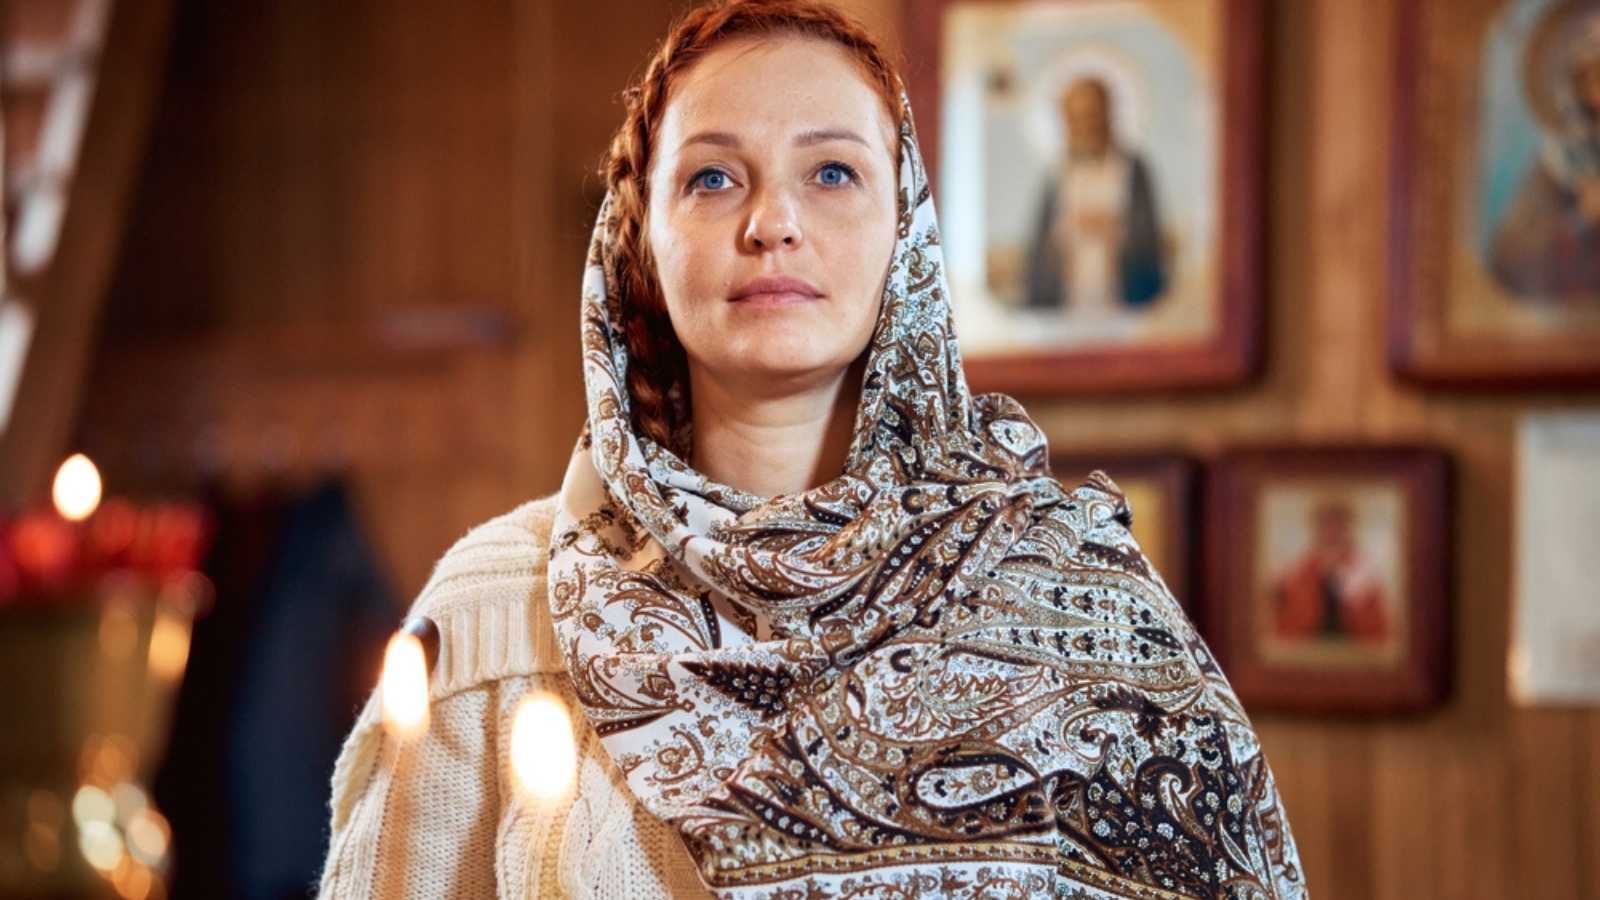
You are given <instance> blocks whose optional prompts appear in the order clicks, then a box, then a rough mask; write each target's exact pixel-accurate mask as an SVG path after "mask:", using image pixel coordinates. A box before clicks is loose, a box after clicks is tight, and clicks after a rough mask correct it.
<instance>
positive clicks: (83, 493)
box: [51, 453, 100, 522]
mask: <svg viewBox="0 0 1600 900" xmlns="http://www.w3.org/2000/svg"><path fill="white" fill-rule="evenodd" d="M51 497H52V499H54V500H55V504H56V512H58V513H60V514H61V518H63V519H67V520H69V521H73V522H81V521H83V520H84V519H87V518H89V516H91V515H93V514H94V511H95V508H96V507H98V506H99V505H100V470H99V469H97V468H95V465H94V463H93V462H90V461H89V457H87V456H84V455H83V454H82V453H74V454H72V455H71V456H69V457H67V459H66V461H65V462H63V463H62V464H61V467H60V468H58V469H56V480H55V483H54V484H53V485H52V487H51Z"/></svg>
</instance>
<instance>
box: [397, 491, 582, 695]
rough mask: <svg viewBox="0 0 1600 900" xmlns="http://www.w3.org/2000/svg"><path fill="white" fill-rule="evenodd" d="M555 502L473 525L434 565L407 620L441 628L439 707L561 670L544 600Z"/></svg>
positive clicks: (544, 500)
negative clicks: (512, 680) (463, 694)
mask: <svg viewBox="0 0 1600 900" xmlns="http://www.w3.org/2000/svg"><path fill="white" fill-rule="evenodd" d="M555 510H556V496H555V495H550V496H547V497H541V498H538V499H534V500H529V501H527V502H525V503H522V504H520V505H518V506H517V507H515V508H514V509H511V510H509V511H507V512H504V513H501V514H500V515H497V516H495V517H494V518H492V519H489V520H487V521H484V522H481V523H479V524H478V525H475V526H473V527H472V528H471V529H470V530H469V531H468V532H467V533H466V534H465V535H463V536H462V537H461V538H460V539H459V540H457V541H456V542H455V543H454V544H453V545H451V547H450V549H449V550H447V551H445V553H444V555H443V556H441V557H440V558H439V561H438V562H437V563H435V564H434V568H433V574H432V575H430V576H429V578H428V581H427V584H425V585H424V586H423V588H422V590H421V592H420V593H419V594H418V595H417V598H416V601H415V602H414V603H412V605H411V609H410V611H409V612H408V614H407V615H408V616H422V617H425V618H427V619H429V620H431V621H432V622H433V624H434V626H435V627H436V628H437V629H438V634H439V654H438V658H437V660H436V661H435V663H434V666H433V672H432V675H431V677H430V678H429V688H430V689H429V694H430V696H431V697H432V699H434V700H435V701H437V700H439V699H442V698H444V697H446V696H449V695H451V694H454V693H458V692H460V691H462V690H466V689H468V688H471V687H474V686H477V685H481V684H484V683H485V682H489V681H493V680H497V679H500V678H505V677H511V676H518V675H528V674H533V673H536V672H560V671H563V666H562V662H561V657H560V654H559V653H558V652H556V647H555V636H554V633H553V631H552V628H551V625H550V616H549V609H548V606H547V604H546V601H545V590H546V587H545V572H546V567H547V564H548V561H549V554H548V547H549V543H550V527H551V523H552V522H553V521H554V519H555Z"/></svg>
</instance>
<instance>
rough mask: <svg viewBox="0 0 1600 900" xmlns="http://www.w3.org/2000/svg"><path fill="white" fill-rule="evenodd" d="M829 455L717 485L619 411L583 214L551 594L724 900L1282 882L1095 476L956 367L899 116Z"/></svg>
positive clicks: (1262, 770)
mask: <svg viewBox="0 0 1600 900" xmlns="http://www.w3.org/2000/svg"><path fill="white" fill-rule="evenodd" d="M900 104H901V107H902V111H903V124H902V125H901V127H900V131H899V136H898V141H899V151H900V152H899V159H900V164H899V172H898V175H899V180H898V184H897V198H898V199H897V216H896V229H897V231H896V242H895V247H894V253H893V256H892V258H891V260H890V263H889V270H888V276H887V279H886V281H885V286H884V292H883V297H882V303H881V306H880V312H879V318H878V321H877V325H876V328H875V330H874V332H873V336H872V339H871V341H870V343H869V345H868V348H867V359H866V363H865V365H866V369H865V373H864V376H863V383H862V388H861V397H860V403H859V406H858V408H857V411H856V417H855V428H854V433H853V436H852V440H851V444H850V448H849V451H848V454H847V456H846V460H845V464H844V471H843V472H842V473H841V474H840V475H839V476H838V477H837V478H834V479H833V480H831V481H828V482H827V483H826V484H823V485H820V486H818V487H815V488H811V489H809V490H805V491H802V492H799V493H794V494H785V495H781V496H777V497H771V498H766V497H759V496H755V495H752V494H750V493H747V492H744V491H741V490H738V489H736V488H734V487H731V486H729V485H725V484H719V483H716V482H714V481H712V480H710V479H708V478H707V477H706V476H705V475H703V474H701V473H700V472H697V471H695V470H694V469H693V468H691V467H690V466H689V465H688V464H686V463H685V461H684V460H683V459H681V458H680V457H679V456H678V455H676V454H674V453H673V452H671V451H670V450H669V449H668V448H666V447H663V446H661V445H660V444H658V443H657V442H655V441H653V440H652V439H651V438H650V437H648V436H647V435H645V434H644V433H642V431H640V430H637V429H635V428H634V427H633V425H632V424H631V421H630V419H631V417H630V411H629V395H628V391H627V390H626V388H625V385H626V384H627V377H626V373H627V369H628V365H629V359H628V351H627V343H626V340H625V337H624V334H623V331H622V326H621V323H622V321H623V317H622V309H621V300H620V298H619V297H618V295H617V292H616V290H615V289H614V287H613V285H614V284H615V279H613V278H611V277H608V275H609V273H610V272H611V271H613V269H612V266H613V262H612V259H613V257H612V248H611V243H610V241H611V235H612V232H613V228H614V226H615V222H614V221H613V214H612V201H611V198H610V197H609V196H608V197H607V198H606V200H605V201H604V202H603V203H602V205H601V208H600V212H599V216H598V218H597V221H596V223H595V227H594V233H593V238H592V241H591V244H590V250H589V255H588V266H587V269H586V271H585V273H584V279H583V301H582V302H583V310H582V316H581V320H582V324H581V333H582V346H583V374H584V385H585V388H586V391H587V404H588V420H587V424H586V427H585V429H584V433H583V435H582V436H581V437H580V439H579V442H578V447H577V449H576V451H575V453H574V455H573V457H572V461H571V465H570V466H569V468H568V470H567V475H566V480H565V482H564V484H563V485H562V489H561V496H560V508H559V511H558V513H557V518H556V522H555V528H554V531H553V536H552V539H551V545H550V554H551V558H550V567H549V573H550V578H549V585H550V590H549V603H550V610H551V613H552V617H553V619H554V623H555V631H556V635H557V639H558V641H559V643H560V645H561V650H562V655H563V658H564V660H565V663H566V667H567V670H568V672H569V673H570V674H571V676H572V682H573V687H574V690H575V692H576V695H577V697H578V699H579V701H580V703H581V704H582V706H583V712H584V714H585V715H586V716H587V717H588V718H589V720H590V722H592V723H593V725H594V727H595V728H596V730H597V731H598V733H599V735H600V737H601V741H602V743H603V744H604V746H605V748H606V751H607V752H608V753H609V754H610V756H611V758H612V759H613V760H614V761H615V763H616V764H617V766H618V767H619V768H620V770H621V771H622V773H624V774H625V776H626V778H627V781H628V785H629V787H630V789H631V790H632V791H633V792H634V794H635V795H636V796H637V797H638V799H639V800H640V801H641V802H642V803H643V805H644V806H645V807H646V808H647V809H648V810H649V811H650V812H652V813H654V814H655V815H657V816H659V817H660V818H662V819H664V820H666V821H667V822H669V823H671V824H672V825H673V826H674V827H675V828H676V829H677V831H678V832H679V833H680V834H681V835H682V837H683V839H684V842H685V845H686V846H687V847H688V850H689V852H690V853H691V855H692V856H693V857H694V860H695V862H696V863H697V865H698V866H699V871H700V873H701V877H702V878H703V879H704V880H705V882H706V884H707V886H708V887H710V888H711V889H712V890H714V891H715V892H717V894H718V895H719V896H723V897H795V898H812V897H833V896H863V895H870V896H874V897H878V896H895V897H901V896H959V897H968V896H972V897H979V896H981V897H1003V896H1016V897H1037V896H1047V895H1051V894H1056V895H1059V896H1074V897H1078V896H1082V897H1112V896H1114V897H1178V896H1205V897H1213V896H1228V897H1240V898H1244V897H1249V898H1278V897H1300V896H1302V895H1303V893H1304V882H1303V879H1302V877H1301V874H1300V868H1299V860H1298V857H1297V855H1296V851H1295V847H1294V842H1293V839H1292V838H1291V837H1290V834H1289V830H1288V823H1287V821H1286V819H1285V817H1284V813H1283V809H1282V807H1281V806H1280V803H1279V800H1278V794H1277V791H1276V788H1275V787H1274V784H1273V781H1272V776H1271V774H1270V772H1269V771H1268V768H1267V765H1266V762H1265V760H1264V758H1263V757H1262V753H1261V749H1260V747H1259V745H1258V744H1257V741H1256V737H1255V734H1254V732H1253V730H1252V728H1251V726H1250V723H1249V720H1248V719H1247V718H1246V716H1245V713H1244V710H1243V709H1242V708H1241V707H1240V705H1239V702H1238V700H1237V699H1236V698H1235V696H1234V694H1233V692H1232V690H1231V689H1230V688H1229V686H1228V684H1227V681H1226V680H1225V679H1224V678H1223V675H1222V672H1220V671H1219V670H1218V669H1217V667H1216V665H1215V664H1214V663H1213V661H1212V657H1211V654H1210V653H1209V652H1208V651H1207V649H1206V647H1205V645H1204V644H1203V642H1202V641H1201V639H1200V638H1199V637H1198V636H1197V635H1196V633H1195V631H1194V628H1193V627H1192V626H1191V625H1190V623H1189V621H1188V620H1187V619H1186V618H1185V616H1184V614H1183V612H1182V611H1181V610H1180V609H1179V607H1178V605H1177V603H1176V601H1175V600H1174V599H1173V597H1172V595H1171V593H1170V592H1169V591H1168V590H1167V587H1166V585H1165V584H1164V583H1163V582H1162V580H1161V578H1160V576H1159V575H1158V574H1157V573H1156V572H1155V571H1154V570H1153V569H1152V568H1151V566H1150V564H1149V562H1148V561H1147V560H1146V559H1145V557H1144V556H1143V555H1142V554H1141V552H1140V551H1139V548H1138V545H1137V544H1136V543H1135V542H1134V540H1133V538H1132V536H1131V535H1130V534H1129V531H1128V527H1129V525H1130V524H1131V521H1132V519H1131V511H1130V510H1129V508H1128V505H1127V503H1126V501H1125V500H1124V498H1123V496H1122V494H1121V492H1120V491H1119V490H1118V489H1117V487H1116V485H1115V484H1114V483H1113V482H1112V481H1111V479H1109V478H1107V477H1106V476H1105V475H1104V474H1103V473H1099V472H1096V473H1094V474H1093V475H1091V476H1090V478H1089V480H1088V481H1087V482H1086V483H1085V484H1083V485H1081V486H1079V487H1077V488H1076V489H1074V490H1072V491H1070V492H1069V491H1067V490H1065V489H1064V488H1063V487H1062V485H1061V484H1060V483H1059V482H1057V481H1056V480H1055V479H1054V478H1052V477H1051V475H1050V473H1049V469H1048V462H1047V452H1046V446H1045V439H1044V435H1043V434H1042V433H1041V431H1040V429H1039V428H1038V427H1037V426H1036V425H1034V423H1033V422H1032V421H1031V420H1030V419H1029V418H1028V415H1027V413H1026V412H1024V410H1023V408H1022V407H1021V406H1020V405H1019V404H1018V403H1017V402H1016V401H1015V400H1012V399H1011V398H1009V397H1006V396H1003V395H1000V394H986V395H980V396H973V395H972V394H971V393H969V391H968V389H967V384H966V380H965V378H964V376H963V374H962V368H961V357H960V353H959V352H958V349H957V346H956V338H955V333H954V330H953V327H952V321H951V315H950V307H949V300H948V296H949V288H948V285H947V282H946V277H945V272H944V262H943V254H942V251H941V249H940V243H939V230H938V227H937V225H936V223H935V220H934V208H933V198H932V195H931V193H930V191H929V186H928V181H927V176H926V173H925V171H924V169H923V165H922V158H921V155H920V154H919V152H918V149H917V141H916V134H915V129H914V126H913V124H912V119H911V109H910V105H909V103H908V102H907V99H906V96H905V92H904V90H903V89H902V90H901V92H900Z"/></svg>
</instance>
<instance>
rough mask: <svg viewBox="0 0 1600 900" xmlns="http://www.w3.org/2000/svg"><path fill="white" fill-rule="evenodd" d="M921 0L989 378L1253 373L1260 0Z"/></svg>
mask: <svg viewBox="0 0 1600 900" xmlns="http://www.w3.org/2000/svg"><path fill="white" fill-rule="evenodd" d="M913 2H914V6H915V9H914V10H913V16H912V20H913V22H914V23H917V24H916V25H915V26H914V28H913V32H912V35H911V37H912V43H913V47H912V51H913V52H914V53H917V54H919V55H924V56H925V57H926V58H929V59H932V58H938V59H939V60H940V63H941V66H940V68H939V69H938V70H937V71H934V69H933V67H932V66H929V67H926V68H927V70H928V72H927V73H925V74H923V75H922V77H921V80H920V81H918V80H914V81H913V85H912V91H913V101H914V102H916V103H917V104H918V106H919V109H918V113H917V115H918V122H919V125H921V126H922V130H923V131H924V132H925V140H924V144H923V145H924V147H925V148H926V147H929V146H930V145H932V146H933V147H934V148H935V150H936V152H931V153H928V154H927V156H928V160H929V167H930V170H931V171H932V174H933V176H934V189H935V191H936V192H937V193H938V194H939V202H940V209H941V211H942V216H941V220H940V229H941V233H942V237H943V244H944V251H945V260H946V264H947V266H948V272H947V274H948V276H949V278H950V286H951V287H950V289H951V292H952V305H951V308H952V312H953V314H954V316H955V320H956V331H957V334H958V335H959V336H960V338H961V342H962V349H963V351H964V353H965V355H966V361H967V375H968V379H969V380H970V381H971V382H972V383H973V384H974V385H975V387H977V388H978V389H979V390H989V389H996V390H1005V391H1011V392H1018V393H1030V392H1041V391H1047V392H1055V391H1094V390H1103V389H1111V390H1125V389H1133V388H1152V389H1155V388H1163V387H1172V386H1181V385H1196V384H1223V383H1234V382H1237V381H1240V380H1242V379H1244V378H1246V377H1248V376H1249V374H1251V373H1252V372H1253V370H1254V367H1255V365H1256V362H1257V356H1258V354H1257V342H1258V336H1257V332H1258V330H1259V329H1258V318H1259V316H1258V313H1259V306H1260V280H1259V271H1258V266H1256V265H1255V257H1254V254H1256V253H1257V252H1258V248H1259V229H1260V224H1261V217H1260V204H1259V202H1258V201H1259V197H1258V195H1257V193H1256V192H1257V188H1258V185H1257V184H1256V181H1257V180H1258V179H1259V174H1260V173H1259V137H1260V108H1259V87H1260V81H1259V78H1260V72H1259V62H1260V46H1261V38H1262V34H1261V33H1262V27H1261V26H1262V20H1263V16H1262V14H1261V9H1260V4H1259V3H1258V2H1257V0H1077V2H1061V0H1032V2H1018V3H1001V4H997V3H987V2H969V0H952V2H946V0H913ZM929 138H932V139H931V140H930V139H929ZM1224 197H1226V198H1228V200H1229V202H1228V203H1223V202H1222V201H1223V198H1224Z"/></svg>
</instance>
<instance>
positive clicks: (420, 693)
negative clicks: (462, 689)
mask: <svg viewBox="0 0 1600 900" xmlns="http://www.w3.org/2000/svg"><path fill="white" fill-rule="evenodd" d="M378 690H379V697H380V701H379V702H380V704H381V705H382V707H383V727H384V728H385V729H386V730H387V731H388V732H389V733H390V734H391V735H394V736H395V737H398V738H400V739H402V740H404V739H407V738H412V737H416V736H417V735H420V734H422V733H423V732H424V731H427V730H428V662H427V658H426V656H425V655H424V654H423V652H422V642H421V641H419V640H417V636H416V635H414V634H411V633H409V632H407V631H400V632H397V633H396V634H395V636H394V637H392V638H390V639H389V646H388V648H387V649H386V650H385V651H384V653H383V677H382V678H381V679H380V680H379V682H378Z"/></svg>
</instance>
